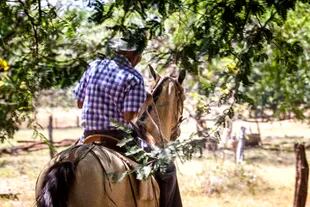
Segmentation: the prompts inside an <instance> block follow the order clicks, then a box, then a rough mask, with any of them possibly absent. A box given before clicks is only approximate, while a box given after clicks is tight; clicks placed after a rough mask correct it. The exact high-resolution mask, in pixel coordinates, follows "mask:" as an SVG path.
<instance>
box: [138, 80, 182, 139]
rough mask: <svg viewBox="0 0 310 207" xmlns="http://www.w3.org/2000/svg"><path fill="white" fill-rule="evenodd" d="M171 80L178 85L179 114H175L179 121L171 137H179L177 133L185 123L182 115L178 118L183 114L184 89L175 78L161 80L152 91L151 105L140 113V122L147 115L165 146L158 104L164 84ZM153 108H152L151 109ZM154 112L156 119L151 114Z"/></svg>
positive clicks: (173, 128)
mask: <svg viewBox="0 0 310 207" xmlns="http://www.w3.org/2000/svg"><path fill="white" fill-rule="evenodd" d="M167 80H170V81H172V82H173V83H174V84H175V85H176V90H177V91H176V94H177V113H176V114H175V118H176V120H177V119H178V120H177V123H176V125H175V126H174V127H172V131H171V136H173V138H175V137H177V136H178V134H177V131H178V129H179V126H180V123H181V122H182V121H183V119H182V115H181V116H180V118H178V116H179V114H180V113H181V114H182V112H183V99H184V98H183V97H182V96H183V88H182V86H181V84H180V83H179V82H178V81H177V80H175V79H174V78H172V77H170V76H165V77H163V78H161V79H160V80H159V81H158V82H157V83H156V84H155V87H154V88H153V89H152V91H151V96H152V101H151V103H148V104H146V105H145V106H143V107H142V109H141V111H140V113H139V120H141V119H142V120H143V116H144V114H146V115H147V116H148V117H149V119H150V121H151V123H152V124H153V125H154V127H155V128H156V130H157V131H158V132H159V136H160V137H159V138H160V141H161V144H162V145H164V144H165V141H164V140H165V139H164V136H163V133H162V126H161V122H160V117H159V113H158V109H157V107H156V102H157V100H158V97H159V95H160V92H161V90H162V88H161V87H162V86H163V84H164V82H165V81H167ZM150 107H151V108H150ZM151 110H154V115H155V117H152V116H151V114H150V111H151Z"/></svg>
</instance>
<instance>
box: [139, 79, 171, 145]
mask: <svg viewBox="0 0 310 207" xmlns="http://www.w3.org/2000/svg"><path fill="white" fill-rule="evenodd" d="M174 94H175V89H174V88H173V87H172V84H166V85H165V86H163V89H162V92H161V94H160V96H159V97H158V99H157V100H156V109H153V110H152V111H151V112H150V116H151V117H149V116H147V117H145V118H144V120H143V121H142V122H143V126H144V128H145V130H146V131H147V132H148V133H149V134H150V135H152V137H153V138H154V139H155V142H156V144H157V145H162V144H163V142H164V143H167V142H169V141H170V137H171V129H172V127H173V126H174V124H175V123H174V122H175V120H174V115H175V110H176V108H177V107H176V106H175V102H176V100H175V98H176V97H175V95H174ZM140 121H141V120H140Z"/></svg>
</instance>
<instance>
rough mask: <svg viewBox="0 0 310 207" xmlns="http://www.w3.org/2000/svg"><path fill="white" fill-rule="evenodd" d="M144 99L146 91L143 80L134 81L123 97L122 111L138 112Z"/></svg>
mask: <svg viewBox="0 0 310 207" xmlns="http://www.w3.org/2000/svg"><path fill="white" fill-rule="evenodd" d="M145 100H146V91H145V87H144V82H143V80H140V81H138V82H135V83H134V84H133V85H132V86H131V87H130V89H129V91H128V92H127V94H126V96H125V99H124V106H123V112H138V111H139V109H140V107H141V106H142V105H143V103H144V102H145Z"/></svg>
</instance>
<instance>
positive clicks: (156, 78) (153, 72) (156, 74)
mask: <svg viewBox="0 0 310 207" xmlns="http://www.w3.org/2000/svg"><path fill="white" fill-rule="evenodd" d="M149 68H150V72H151V75H152V77H153V78H154V80H155V81H157V80H158V79H160V76H159V74H158V73H157V71H156V70H155V69H154V68H153V67H152V66H151V65H150V64H149Z"/></svg>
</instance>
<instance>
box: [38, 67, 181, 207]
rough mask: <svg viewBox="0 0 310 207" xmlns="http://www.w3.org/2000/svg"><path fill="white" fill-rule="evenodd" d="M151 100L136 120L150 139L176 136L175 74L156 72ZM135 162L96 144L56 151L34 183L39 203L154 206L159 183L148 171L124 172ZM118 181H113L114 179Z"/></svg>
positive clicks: (51, 205)
mask: <svg viewBox="0 0 310 207" xmlns="http://www.w3.org/2000/svg"><path fill="white" fill-rule="evenodd" d="M152 74H154V76H155V78H156V84H155V86H154V87H153V89H152V96H153V100H154V102H153V104H151V105H150V106H148V107H147V108H146V109H145V111H144V112H143V113H141V115H140V116H139V120H138V121H137V123H138V125H140V126H143V127H144V128H145V129H146V131H147V132H148V133H150V134H151V135H153V137H154V138H155V143H156V144H157V145H158V146H163V144H164V143H167V142H169V141H170V140H173V139H176V138H177V137H178V136H179V123H180V121H181V119H182V111H183V101H184V93H183V88H182V87H181V83H182V81H183V80H184V76H185V73H181V74H180V75H179V77H178V78H173V77H171V76H167V77H164V78H160V77H159V76H158V75H155V72H154V70H152ZM137 166H138V164H137V163H135V162H133V161H131V160H129V159H128V158H126V157H124V156H123V155H122V154H120V153H118V152H116V151H114V150H111V149H109V148H106V147H104V146H102V145H98V144H95V143H91V144H83V145H79V146H73V147H70V148H69V149H67V150H64V151H62V152H60V153H59V154H58V155H57V156H56V157H55V158H54V159H52V160H51V161H50V162H49V164H48V166H47V167H46V168H45V169H44V170H43V171H42V172H41V174H40V175H39V177H38V180H37V184H36V204H37V206H38V207H88V206H91V207H102V206H117V207H131V206H147V207H153V206H154V207H155V206H159V195H160V194H159V187H158V184H157V182H156V180H155V179H154V178H153V176H150V177H149V178H148V179H147V180H142V181H141V180H137V179H136V178H135V176H134V175H133V174H132V173H128V174H127V175H126V176H125V177H123V178H122V179H121V180H120V181H119V179H118V178H119V177H118V175H124V172H130V170H132V169H133V168H135V167H137ZM116 180H118V181H116Z"/></svg>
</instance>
